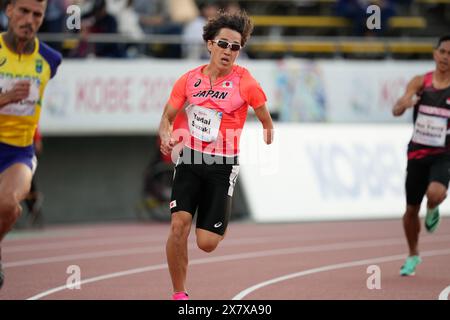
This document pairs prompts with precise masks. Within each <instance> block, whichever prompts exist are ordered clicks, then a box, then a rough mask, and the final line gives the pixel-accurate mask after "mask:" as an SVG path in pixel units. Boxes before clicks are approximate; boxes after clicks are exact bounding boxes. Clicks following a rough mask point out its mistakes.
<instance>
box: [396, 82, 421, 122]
mask: <svg viewBox="0 0 450 320" xmlns="http://www.w3.org/2000/svg"><path fill="white" fill-rule="evenodd" d="M423 79H424V75H421V76H415V77H414V78H412V79H411V81H410V82H409V83H408V85H407V86H406V91H405V94H404V95H403V96H402V97H401V98H400V99H398V100H397V102H396V103H395V105H394V107H393V108H392V114H393V115H394V116H395V117H398V116H401V115H402V114H403V113H404V112H405V111H406V109H408V108H411V107H413V106H414V104H415V102H416V101H415V99H414V98H415V95H416V94H417V93H418V92H419V91H420V90H421V89H422V86H423Z"/></svg>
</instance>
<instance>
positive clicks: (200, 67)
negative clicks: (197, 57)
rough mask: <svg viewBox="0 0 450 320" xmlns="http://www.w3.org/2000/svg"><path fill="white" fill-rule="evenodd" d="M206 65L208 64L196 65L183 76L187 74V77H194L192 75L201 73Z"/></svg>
mask: <svg viewBox="0 0 450 320" xmlns="http://www.w3.org/2000/svg"><path fill="white" fill-rule="evenodd" d="M204 67H206V65H201V66H198V67H195V68H194V69H191V70H189V71H188V72H186V73H185V74H184V75H183V76H185V77H187V78H192V77H195V76H198V75H199V74H201V73H202V70H203V68H204Z"/></svg>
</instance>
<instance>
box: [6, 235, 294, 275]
mask: <svg viewBox="0 0 450 320" xmlns="http://www.w3.org/2000/svg"><path fill="white" fill-rule="evenodd" d="M296 239H297V238H296V237H295V236H288V237H284V238H283V237H278V238H276V239H273V238H270V237H260V238H258V237H252V238H238V239H230V240H228V241H227V242H225V243H224V244H223V245H222V246H224V247H228V246H235V245H242V243H245V244H258V243H271V244H272V243H277V242H284V241H288V240H296ZM164 240H165V239H164ZM297 240H298V239H297ZM121 243H122V242H121ZM196 247H197V246H196V245H195V244H192V243H191V244H190V245H189V249H194V248H196ZM165 249H166V248H165V245H162V246H146V247H138V248H133V249H116V250H103V251H94V252H89V253H79V254H70V255H57V256H50V257H43V258H35V259H27V260H18V261H13V262H4V263H3V268H4V269H7V268H14V267H24V266H31V265H39V264H46V263H57V262H64V261H73V260H87V259H96V258H107V257H117V256H129V255H136V254H144V253H155V252H164V251H165Z"/></svg>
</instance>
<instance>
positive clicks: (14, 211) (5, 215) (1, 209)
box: [0, 195, 22, 224]
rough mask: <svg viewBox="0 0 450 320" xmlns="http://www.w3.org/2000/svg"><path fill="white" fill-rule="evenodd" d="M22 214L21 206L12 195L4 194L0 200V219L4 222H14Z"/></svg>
mask: <svg viewBox="0 0 450 320" xmlns="http://www.w3.org/2000/svg"><path fill="white" fill-rule="evenodd" d="M21 214H22V207H21V206H20V203H19V201H18V200H17V199H16V197H14V196H13V195H4V196H2V197H1V200H0V219H1V220H2V221H3V222H4V223H6V224H12V223H14V222H15V221H16V220H17V219H18V218H19V217H20V215H21Z"/></svg>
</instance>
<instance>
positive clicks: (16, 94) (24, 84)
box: [5, 80, 31, 103]
mask: <svg viewBox="0 0 450 320" xmlns="http://www.w3.org/2000/svg"><path fill="white" fill-rule="evenodd" d="M30 86H31V83H30V81H28V80H20V81H17V82H16V83H15V84H14V86H13V88H12V89H11V90H9V91H7V92H6V93H5V94H6V95H7V97H8V100H9V101H10V103H17V102H20V101H22V100H25V99H26V98H28V96H29V95H30Z"/></svg>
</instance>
